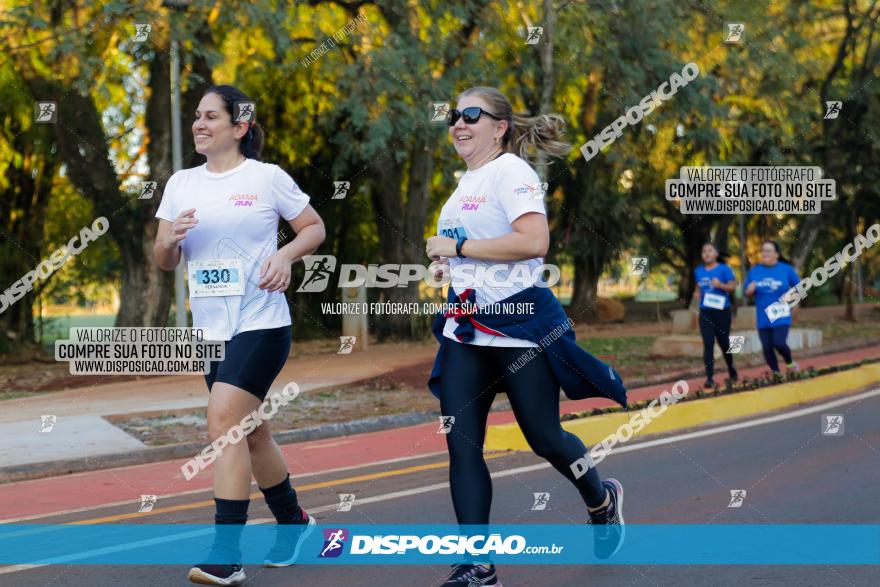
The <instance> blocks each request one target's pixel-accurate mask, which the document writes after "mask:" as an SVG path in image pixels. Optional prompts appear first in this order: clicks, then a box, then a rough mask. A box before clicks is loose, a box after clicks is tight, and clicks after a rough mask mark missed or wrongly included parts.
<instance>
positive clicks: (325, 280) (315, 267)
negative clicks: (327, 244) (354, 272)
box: [296, 255, 336, 293]
mask: <svg viewBox="0 0 880 587" xmlns="http://www.w3.org/2000/svg"><path fill="white" fill-rule="evenodd" d="M303 264H304V265H305V267H306V274H305V277H303V281H302V283H301V284H300V286H299V288H297V290H296V291H297V292H305V293H315V292H319V291H324V290H325V289H327V285H328V284H329V283H330V276H331V275H332V274H333V271H334V270H335V269H336V257H334V256H333V255H306V256H305V257H303Z"/></svg>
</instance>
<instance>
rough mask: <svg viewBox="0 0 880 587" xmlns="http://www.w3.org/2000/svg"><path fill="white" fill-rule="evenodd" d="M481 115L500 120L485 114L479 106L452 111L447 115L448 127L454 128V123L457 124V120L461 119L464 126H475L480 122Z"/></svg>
mask: <svg viewBox="0 0 880 587" xmlns="http://www.w3.org/2000/svg"><path fill="white" fill-rule="evenodd" d="M483 114H485V115H486V116H491V117H492V118H494V119H495V120H502V119H501V118H499V117H497V116H495V115H494V114H492V113H491V112H486V111H485V110H483V109H482V108H480V107H479V106H468V107H467V108H464V109H462V110H453V111H452V112H450V113H449V126H455V123H456V122H458V119H459V118H463V119H464V123H465V124H476V123H478V122H479V121H480V116H482V115H483Z"/></svg>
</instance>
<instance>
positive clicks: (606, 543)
mask: <svg viewBox="0 0 880 587" xmlns="http://www.w3.org/2000/svg"><path fill="white" fill-rule="evenodd" d="M602 485H604V486H605V487H606V488H607V489H608V493H610V494H611V502H610V503H609V504H608V505H607V506H605V507H604V508H602V509H600V510H596V511H592V512H589V514H590V520H589V521H588V522H587V523H588V524H591V525H594V526H599V528H595V529H594V530H593V532H594V534H593V540H594V542H593V552H595V554H596V558H609V557H611V556H613V555H614V554H615V553H616V552H617V551H618V550H620V547H621V546H622V545H623V539H624V537H625V536H626V527H625V526H624V522H623V486H622V485H621V484H620V481H618V480H617V479H613V478H611V477H609V478H608V479H605V481H603V482H602Z"/></svg>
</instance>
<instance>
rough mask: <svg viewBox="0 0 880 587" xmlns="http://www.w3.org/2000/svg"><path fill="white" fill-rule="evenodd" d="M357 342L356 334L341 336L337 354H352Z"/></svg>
mask: <svg viewBox="0 0 880 587" xmlns="http://www.w3.org/2000/svg"><path fill="white" fill-rule="evenodd" d="M356 342H357V337H356V336H340V337H339V350H338V351H336V354H337V355H350V354H351V351H352V350H353V349H354V343H356Z"/></svg>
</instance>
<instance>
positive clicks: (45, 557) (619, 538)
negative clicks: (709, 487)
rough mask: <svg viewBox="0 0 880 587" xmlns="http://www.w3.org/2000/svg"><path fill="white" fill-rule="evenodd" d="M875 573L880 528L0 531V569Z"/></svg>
mask: <svg viewBox="0 0 880 587" xmlns="http://www.w3.org/2000/svg"><path fill="white" fill-rule="evenodd" d="M294 552H297V554H298V556H297V558H296V562H297V564H317V565H324V564H337V565H338V564H342V565H346V564H347V565H376V564H378V565H388V564H405V565H421V564H452V563H455V562H461V561H465V560H476V561H480V562H485V561H491V562H494V563H499V564H506V565H510V564H523V565H600V564H601V565H878V564H880V525H876V524H871V525H868V524H866V525H805V524H799V525H719V526H708V525H659V524H658V525H627V526H625V532H623V531H621V529H620V527H614V526H589V525H584V526H572V525H532V524H517V525H501V524H499V525H491V526H488V527H486V526H457V525H447V526H438V525H404V524H400V525H355V524H352V525H333V526H330V525H327V526H314V525H313V526H276V525H263V524H258V525H248V526H243V527H242V526H216V527H215V526H213V525H194V524H181V525H176V524H159V525H150V524H138V525H126V524H94V525H59V524H2V525H0V564H3V565H9V564H38V565H59V564H64V565H70V564H80V565H163V564H166V565H190V564H196V563H200V562H213V563H224V562H225V563H242V564H262V563H264V562H265V561H266V560H272V559H273V557H274V558H275V559H278V558H285V557H287V558H289V557H290V556H292V555H293V553H294Z"/></svg>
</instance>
